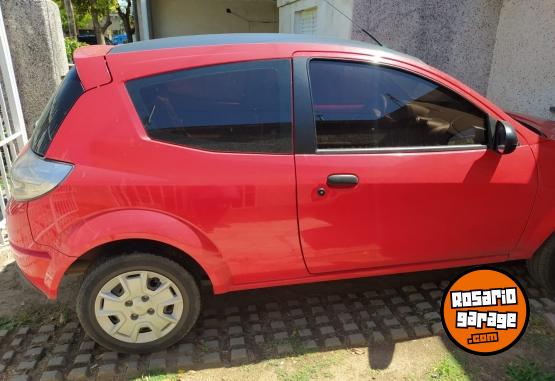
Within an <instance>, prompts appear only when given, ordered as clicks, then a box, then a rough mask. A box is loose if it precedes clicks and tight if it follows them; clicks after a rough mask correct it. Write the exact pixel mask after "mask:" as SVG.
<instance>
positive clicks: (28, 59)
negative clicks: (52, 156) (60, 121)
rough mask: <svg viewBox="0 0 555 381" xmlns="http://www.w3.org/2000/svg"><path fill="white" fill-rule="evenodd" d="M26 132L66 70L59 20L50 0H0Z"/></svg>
mask: <svg viewBox="0 0 555 381" xmlns="http://www.w3.org/2000/svg"><path fill="white" fill-rule="evenodd" d="M0 6H1V7H2V13H3V16H4V24H5V26H6V33H7V35H8V42H9V45H10V52H11V55H12V60H13V65H14V71H15V76H16V80H17V86H18V89H19V95H20V98H21V106H22V108H23V116H24V118H25V124H26V128H27V132H28V133H30V132H31V131H32V128H33V125H34V123H35V121H36V120H37V119H38V118H39V116H40V114H41V112H42V109H43V108H44V106H45V105H46V103H47V102H48V100H49V99H50V97H51V95H52V93H53V92H54V90H55V89H56V88H57V87H58V84H59V83H60V82H61V78H62V76H64V75H65V74H66V73H67V70H68V64H67V58H66V53H65V45H64V36H63V32H62V22H61V19H60V11H59V9H58V6H57V5H56V4H55V3H54V2H53V1H51V0H0Z"/></svg>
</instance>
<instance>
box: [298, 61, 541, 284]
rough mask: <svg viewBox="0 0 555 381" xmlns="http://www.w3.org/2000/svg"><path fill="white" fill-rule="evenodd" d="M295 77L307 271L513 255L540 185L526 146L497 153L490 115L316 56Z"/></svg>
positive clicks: (399, 77)
mask: <svg viewBox="0 0 555 381" xmlns="http://www.w3.org/2000/svg"><path fill="white" fill-rule="evenodd" d="M294 69H295V74H294V78H295V91H296V93H295V97H296V99H295V113H296V116H295V117H296V129H297V132H296V134H297V135H296V136H297V142H296V146H297V147H296V152H297V154H296V159H295V160H296V174H297V199H298V215H299V229H300V238H301V245H302V250H303V254H304V258H305V261H306V264H307V267H308V269H309V271H310V272H313V273H321V272H333V271H344V270H355V269H369V268H378V267H391V266H406V265H411V264H423V263H434V262H438V263H439V262H448V261H460V260H468V259H476V261H479V259H485V258H488V257H493V256H500V257H504V256H507V255H508V253H509V252H510V250H511V249H512V248H514V247H515V246H516V244H517V241H518V239H519V237H520V234H521V233H522V231H523V229H524V226H525V224H526V221H527V218H528V215H529V212H530V209H531V206H532V202H533V197H534V194H535V189H536V181H537V179H536V174H535V162H534V158H533V155H532V153H531V150H530V148H529V147H528V146H527V145H526V144H525V143H524V142H521V145H520V146H519V147H518V148H517V150H516V151H515V152H513V153H511V154H508V155H500V154H498V153H496V152H494V151H493V150H490V149H488V148H487V142H488V116H487V114H486V113H485V112H484V111H483V110H481V109H480V108H478V107H477V106H476V105H474V104H473V103H471V102H470V101H469V100H467V99H465V98H464V97H462V96H461V95H459V94H457V93H455V92H454V91H452V90H450V89H448V88H446V87H444V86H442V85H440V84H439V83H437V82H434V81H433V80H431V79H429V78H423V77H421V76H418V75H416V74H415V73H413V72H409V71H405V70H401V69H399V68H396V67H392V66H386V65H380V64H375V63H370V62H364V61H349V60H345V59H342V60H340V59H330V58H319V59H318V58H309V57H297V58H296V59H295V62H294ZM307 110H309V111H307Z"/></svg>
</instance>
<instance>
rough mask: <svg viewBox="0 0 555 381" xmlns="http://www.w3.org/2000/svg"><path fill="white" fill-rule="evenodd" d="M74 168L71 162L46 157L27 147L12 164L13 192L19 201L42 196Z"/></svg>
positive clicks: (11, 184)
mask: <svg viewBox="0 0 555 381" xmlns="http://www.w3.org/2000/svg"><path fill="white" fill-rule="evenodd" d="M72 168H73V165H71V164H67V163H60V162H57V161H51V160H47V159H44V158H42V157H40V156H38V155H37V154H35V153H34V152H33V151H32V150H30V149H27V150H26V151H24V152H22V154H21V155H20V156H19V157H18V158H17V160H16V161H15V163H14V164H13V166H12V169H11V173H10V178H9V183H10V190H11V194H12V196H13V198H14V199H16V200H18V201H25V200H31V199H33V198H37V197H40V196H42V195H44V194H46V193H48V192H50V191H51V190H52V189H54V188H55V187H56V186H57V185H58V184H60V183H61V182H62V181H63V180H64V179H65V178H66V177H67V175H68V174H69V173H70V172H71V170H72Z"/></svg>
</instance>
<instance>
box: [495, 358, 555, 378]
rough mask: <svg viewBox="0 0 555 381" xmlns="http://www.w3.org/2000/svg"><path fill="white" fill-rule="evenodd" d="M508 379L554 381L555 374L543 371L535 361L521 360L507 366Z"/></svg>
mask: <svg viewBox="0 0 555 381" xmlns="http://www.w3.org/2000/svg"><path fill="white" fill-rule="evenodd" d="M505 372H506V375H507V378H508V379H509V380H513V381H554V380H555V373H551V372H547V371H545V370H543V369H542V368H541V367H540V366H539V365H538V364H536V363H535V362H534V361H530V360H526V359H519V360H518V361H515V362H512V363H510V364H509V365H507V368H506V370H505Z"/></svg>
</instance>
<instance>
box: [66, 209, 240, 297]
mask: <svg viewBox="0 0 555 381" xmlns="http://www.w3.org/2000/svg"><path fill="white" fill-rule="evenodd" d="M63 241H64V242H65V244H64V250H63V252H64V253H65V254H66V255H69V256H70V257H76V259H75V260H74V261H73V263H72V264H71V265H70V266H69V267H68V269H67V270H66V271H65V273H66V274H67V273H68V272H71V273H74V272H80V271H83V270H84V269H86V267H87V266H88V264H90V263H92V261H95V260H98V259H99V258H101V257H104V256H106V255H119V254H125V253H131V252H152V254H155V255H161V256H164V257H167V258H169V259H172V260H174V261H175V262H177V263H179V264H180V265H181V266H183V267H184V268H186V269H187V270H188V271H190V272H191V273H192V274H193V275H194V276H195V277H196V278H197V279H199V280H202V279H204V278H206V279H208V280H209V281H210V284H211V286H212V289H213V291H214V293H222V292H225V291H226V290H227V289H228V288H229V286H230V285H231V279H232V278H231V273H230V270H229V267H228V266H227V264H226V262H225V261H224V259H223V257H222V256H221V254H220V252H219V250H218V248H217V247H216V246H215V245H214V244H213V243H212V242H211V241H210V240H209V239H208V238H207V237H206V236H205V235H204V234H203V233H202V232H201V231H200V230H199V229H197V228H195V227H194V226H192V225H190V224H187V223H186V222H184V221H181V220H180V219H178V218H176V217H174V216H171V215H167V214H165V213H162V212H158V211H152V210H141V209H128V210H117V211H110V212H107V213H103V214H100V215H97V216H93V217H91V218H88V219H87V220H85V221H84V222H83V223H81V224H79V225H78V226H77V227H75V228H74V229H69V231H67V232H66V236H65V237H64V238H63Z"/></svg>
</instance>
